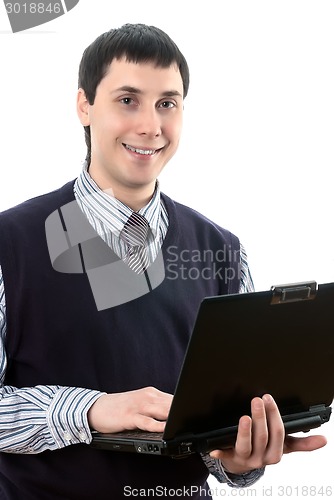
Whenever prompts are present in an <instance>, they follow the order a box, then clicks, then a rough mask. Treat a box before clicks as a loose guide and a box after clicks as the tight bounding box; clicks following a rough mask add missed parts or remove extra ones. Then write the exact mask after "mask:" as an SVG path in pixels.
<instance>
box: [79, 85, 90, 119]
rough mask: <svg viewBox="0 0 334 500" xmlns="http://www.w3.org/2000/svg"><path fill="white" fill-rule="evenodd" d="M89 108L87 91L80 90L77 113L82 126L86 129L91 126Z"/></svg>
mask: <svg viewBox="0 0 334 500" xmlns="http://www.w3.org/2000/svg"><path fill="white" fill-rule="evenodd" d="M89 107H90V104H89V102H88V100H87V98H86V94H85V91H84V90H83V89H81V88H80V89H79V90H78V95H77V113H78V117H79V120H80V122H81V125H83V126H84V127H88V126H89V125H90V117H89Z"/></svg>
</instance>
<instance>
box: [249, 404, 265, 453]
mask: <svg viewBox="0 0 334 500" xmlns="http://www.w3.org/2000/svg"><path fill="white" fill-rule="evenodd" d="M251 411H252V453H253V455H254V456H259V457H260V456H263V455H264V453H265V450H266V448H267V444H268V426H267V417H266V410H265V405H264V401H263V400H262V399H261V398H254V399H253V400H252V402H251Z"/></svg>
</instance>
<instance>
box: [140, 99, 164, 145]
mask: <svg viewBox="0 0 334 500" xmlns="http://www.w3.org/2000/svg"><path fill="white" fill-rule="evenodd" d="M136 131H137V133H138V134H139V135H146V136H147V137H151V138H154V137H159V136H160V135H161V133H162V122H161V117H160V116H159V112H158V110H157V109H156V108H155V107H150V106H147V107H142V108H141V110H140V112H139V113H138V115H137V123H136Z"/></svg>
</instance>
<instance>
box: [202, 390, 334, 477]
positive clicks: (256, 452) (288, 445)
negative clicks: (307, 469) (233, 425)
mask: <svg viewBox="0 0 334 500" xmlns="http://www.w3.org/2000/svg"><path fill="white" fill-rule="evenodd" d="M251 413H252V418H251V417H249V416H248V415H244V416H243V417H241V419H240V420H239V428H238V435H237V439H236V443H235V447H234V448H231V449H227V450H215V451H213V452H211V453H210V455H211V457H213V458H218V459H220V460H221V462H222V464H223V466H224V468H225V469H226V471H228V472H231V473H232V474H242V473H245V472H248V471H250V470H253V469H259V468H261V467H265V466H266V465H270V464H276V463H278V462H280V460H281V458H282V456H283V454H284V453H291V452H294V451H313V450H316V449H318V448H322V447H323V446H325V444H326V443H327V441H326V438H325V437H324V436H309V437H305V438H297V437H292V436H286V437H285V431H284V425H283V422H282V419H281V416H280V413H279V410H278V408H277V405H276V403H275V401H274V400H273V398H272V397H271V396H270V395H269V394H266V395H264V396H263V397H262V398H254V399H253V400H252V403H251Z"/></svg>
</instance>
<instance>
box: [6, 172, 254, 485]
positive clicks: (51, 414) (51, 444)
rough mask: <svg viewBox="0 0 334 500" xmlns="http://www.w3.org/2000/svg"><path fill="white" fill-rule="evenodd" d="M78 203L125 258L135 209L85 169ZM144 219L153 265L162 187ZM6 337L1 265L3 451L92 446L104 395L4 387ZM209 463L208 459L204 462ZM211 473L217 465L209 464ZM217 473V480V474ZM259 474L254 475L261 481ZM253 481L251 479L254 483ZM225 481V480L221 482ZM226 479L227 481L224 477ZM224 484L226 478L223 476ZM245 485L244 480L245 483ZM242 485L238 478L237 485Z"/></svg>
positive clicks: (162, 232)
mask: <svg viewBox="0 0 334 500" xmlns="http://www.w3.org/2000/svg"><path fill="white" fill-rule="evenodd" d="M74 194H75V198H76V200H77V202H78V204H79V207H80V208H81V210H82V211H83V213H84V214H85V216H86V217H87V219H88V221H89V222H90V224H91V225H92V226H93V228H94V229H95V230H96V232H97V233H98V234H99V236H100V237H101V238H102V239H103V240H104V241H105V242H106V243H107V244H108V245H109V246H110V247H111V248H112V249H113V251H114V252H115V253H116V254H117V255H118V256H119V257H120V258H122V259H124V258H125V255H126V253H127V247H126V244H125V243H124V242H123V241H122V239H121V238H119V233H120V232H121V230H122V229H123V227H124V225H125V223H126V221H127V220H128V218H129V217H130V215H131V213H132V210H131V209H130V208H129V207H128V206H126V205H124V204H123V203H122V202H120V201H119V200H117V199H116V198H114V197H113V196H112V193H111V192H108V191H105V192H103V191H101V190H100V189H99V187H98V186H97V185H96V183H95V182H94V181H93V179H92V178H91V177H90V175H89V173H88V171H87V168H86V166H84V168H83V170H82V172H81V174H80V175H79V177H78V178H77V180H76V182H75V185H74ZM139 213H140V214H141V215H143V216H145V217H146V219H147V220H148V222H149V225H150V229H151V231H152V234H153V236H154V237H153V239H152V241H153V243H151V244H150V245H149V258H150V260H151V261H153V260H154V259H155V257H156V255H157V254H158V252H159V250H160V248H161V246H162V243H163V241H164V238H165V236H166V233H167V230H168V222H169V221H168V214H167V211H166V208H165V206H164V204H163V203H162V201H161V197H160V186H159V183H158V182H157V184H156V189H155V192H154V195H153V197H152V199H151V200H150V201H149V203H148V204H147V205H146V206H145V207H143V208H142V209H141V210H139ZM240 258H241V282H240V290H239V291H240V293H243V292H249V291H253V290H254V286H253V281H252V278H251V274H250V271H249V268H248V263H247V255H246V253H245V250H244V247H243V246H242V245H241V246H240ZM5 337H6V301H5V288H4V281H3V276H2V272H1V263H0V451H7V452H12V453H40V452H42V451H44V450H47V449H49V450H55V449H57V448H62V447H65V446H67V445H69V444H76V443H87V444H89V443H90V442H91V433H90V429H89V425H88V422H87V412H88V409H89V408H90V406H91V405H92V404H93V403H94V402H95V401H96V400H97V399H98V398H99V397H100V395H101V393H100V392H98V391H94V390H89V389H83V388H75V387H62V386H44V385H43V386H42V385H40V386H36V387H23V388H15V387H11V386H5V385H4V380H5V374H6V366H7V357H6V351H5ZM204 460H205V457H204ZM207 465H208V466H209V469H210V470H211V472H213V469H215V471H216V474H215V475H216V476H217V477H218V478H220V476H219V474H220V472H219V473H217V464H216V463H215V462H213V461H212V460H208V461H207ZM217 474H218V475H217ZM257 476H258V474H256V478H257ZM256 478H255V476H254V478H252V476H250V477H249V481H247V484H251V483H252V482H253V479H256ZM220 479H221V478H220ZM223 480H224V478H223ZM225 480H226V477H225ZM243 482H245V479H244V478H243ZM233 484H235V485H236V486H241V485H243V484H239V483H238V481H237V479H236V482H235V483H233Z"/></svg>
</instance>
